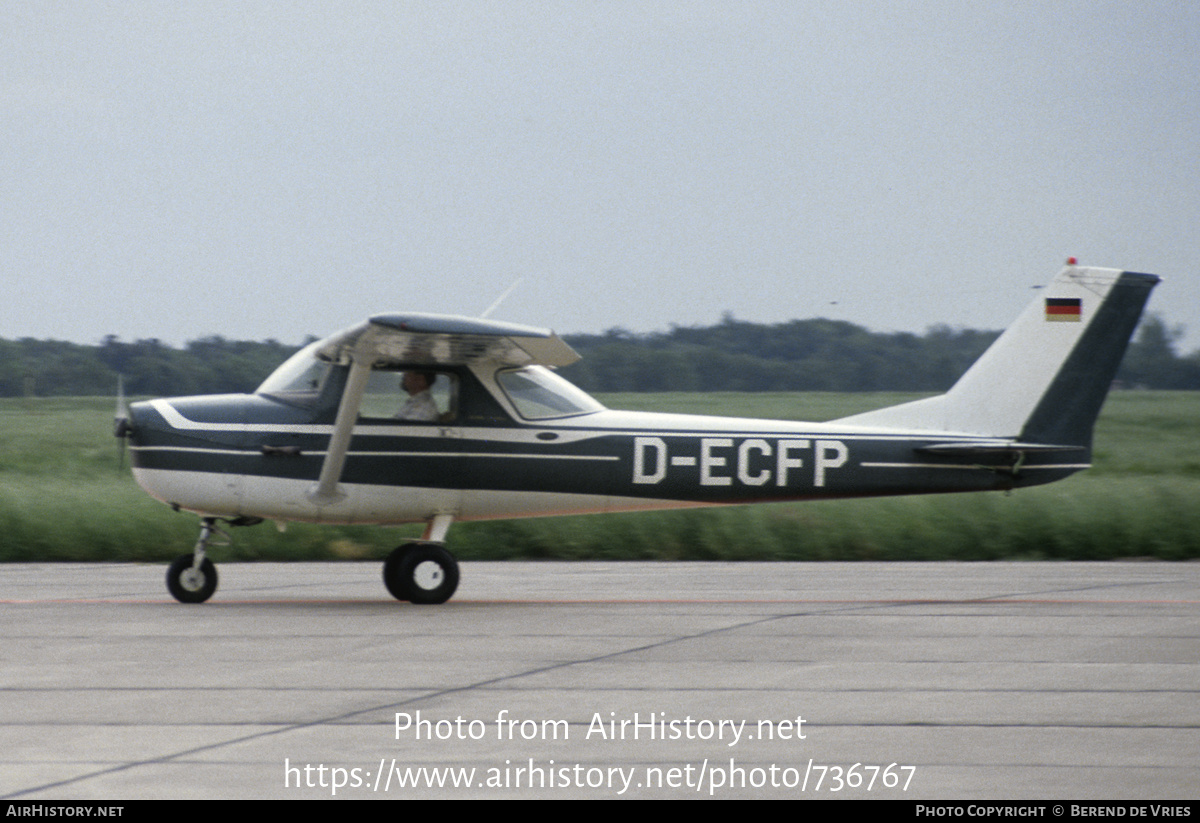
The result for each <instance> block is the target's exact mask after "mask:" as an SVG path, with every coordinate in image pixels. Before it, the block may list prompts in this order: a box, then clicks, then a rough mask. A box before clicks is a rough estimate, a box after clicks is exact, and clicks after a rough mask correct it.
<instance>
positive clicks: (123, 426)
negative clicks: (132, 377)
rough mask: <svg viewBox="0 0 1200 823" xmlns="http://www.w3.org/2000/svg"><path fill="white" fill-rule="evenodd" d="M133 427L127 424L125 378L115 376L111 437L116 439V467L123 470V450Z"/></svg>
mask: <svg viewBox="0 0 1200 823" xmlns="http://www.w3.org/2000/svg"><path fill="white" fill-rule="evenodd" d="M131 434H133V426H132V425H131V424H130V422H129V403H128V402H127V401H126V400H125V376H124V375H121V374H118V375H117V412H116V414H115V415H114V416H113V436H114V437H116V438H117V440H118V441H120V442H118V443H117V466H118V467H119V468H120V469H122V470H123V469H124V468H125V448H126V445H127V444H128V442H129V435H131Z"/></svg>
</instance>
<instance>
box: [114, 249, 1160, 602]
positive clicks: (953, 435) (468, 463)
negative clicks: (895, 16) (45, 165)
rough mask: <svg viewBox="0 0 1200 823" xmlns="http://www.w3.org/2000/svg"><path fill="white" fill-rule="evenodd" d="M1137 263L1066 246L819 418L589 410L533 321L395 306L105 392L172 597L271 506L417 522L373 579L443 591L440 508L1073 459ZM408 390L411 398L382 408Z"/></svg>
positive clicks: (1054, 473) (508, 514)
mask: <svg viewBox="0 0 1200 823" xmlns="http://www.w3.org/2000/svg"><path fill="white" fill-rule="evenodd" d="M1156 283H1158V278H1157V277H1156V276H1154V275H1150V274H1136V273H1132V272H1124V271H1120V270H1116V269H1101V268H1090V267H1083V266H1079V265H1077V264H1076V263H1075V261H1074V259H1071V260H1069V261H1068V264H1067V266H1066V267H1065V268H1064V269H1063V270H1062V271H1061V272H1060V273H1059V274H1058V276H1057V277H1055V278H1054V280H1053V281H1052V282H1051V283H1050V285H1049V286H1048V287H1047V288H1046V289H1045V290H1043V291H1042V292H1041V293H1039V295H1038V297H1037V299H1035V300H1034V301H1033V303H1032V304H1030V306H1029V307H1028V308H1027V309H1026V310H1025V311H1024V313H1022V314H1021V315H1020V316H1019V317H1018V318H1017V320H1016V321H1015V322H1014V323H1013V325H1012V326H1011V327H1010V328H1009V329H1008V330H1007V331H1006V332H1005V333H1004V334H1002V335H1001V336H1000V337H999V338H998V339H997V340H996V341H995V342H994V343H993V344H992V346H991V347H990V348H988V350H987V351H986V352H984V354H983V355H982V356H981V357H980V358H979V360H977V361H976V362H975V364H974V365H972V366H971V368H970V369H969V370H968V371H967V372H966V374H964V375H963V376H962V378H960V379H959V381H958V382H957V383H955V385H954V386H953V387H952V388H951V389H950V390H949V391H948V392H947V393H945V394H943V395H939V396H936V397H930V398H925V399H922V400H917V401H914V402H910V403H904V404H901V405H898V406H891V407H888V408H884V409H879V410H876V411H871V412H866V413H864V414H856V415H852V416H850V417H845V418H842V419H840V420H833V421H831V422H826V423H798V422H793V421H773V420H753V419H743V418H729V417H710V416H701V415H682V414H659V413H653V414H652V413H645V412H624V411H611V410H609V409H606V408H604V407H603V406H602V405H601V404H600V403H598V402H596V401H595V400H594V399H592V398H591V397H590V396H588V395H587V394H585V393H584V392H583V391H581V390H580V389H578V388H576V387H575V386H573V385H571V384H570V383H568V382H567V381H566V380H564V379H563V378H561V377H559V376H558V375H557V374H555V373H554V371H552V369H553V368H554V367H558V366H565V365H568V364H570V363H572V362H574V361H575V360H577V359H578V355H577V354H576V353H575V352H574V351H573V350H572V349H571V348H570V347H569V346H568V345H567V344H566V343H564V342H563V341H562V340H561V339H560V338H559V337H558V336H557V335H555V334H554V333H553V332H551V331H549V330H546V329H539V328H532V327H528V326H522V325H515V324H511V323H501V322H495V321H491V320H486V319H478V318H468V317H456V316H447V315H433V314H413V313H397V314H379V315H376V316H374V317H372V318H370V319H369V320H367V321H365V322H363V323H360V324H359V325H357V326H354V327H353V328H349V329H346V330H344V331H341V332H338V333H337V334H334V335H332V336H330V337H327V338H325V339H323V340H319V341H317V342H314V343H312V344H310V345H308V346H306V347H305V348H303V349H302V350H300V351H299V352H297V353H296V354H295V355H294V356H293V357H292V358H291V359H289V360H288V361H287V362H285V363H284V364H283V365H282V366H280V367H279V368H278V369H277V370H276V371H275V372H274V373H273V374H272V375H271V376H270V377H268V378H267V380H266V381H265V382H264V383H263V384H262V386H260V387H259V388H258V390H257V391H256V392H255V393H254V394H249V395H219V396H208V397H187V398H170V399H161V400H151V401H145V402H139V403H134V404H133V405H132V406H129V407H128V408H123V407H120V408H119V411H118V416H117V421H116V434H117V436H118V437H121V438H125V439H127V441H128V445H129V449H130V452H131V463H132V467H133V473H134V476H135V478H136V479H137V482H138V483H139V484H140V485H141V487H142V488H143V489H145V490H146V491H147V492H149V493H150V494H151V495H153V496H154V497H156V498H157V499H159V500H161V501H162V502H164V503H167V504H168V505H170V506H171V507H172V508H173V509H176V510H186V511H190V512H195V513H197V514H199V515H200V516H201V530H200V537H199V539H198V540H197V542H196V546H195V548H194V550H193V551H192V553H190V554H185V555H183V556H182V557H180V558H178V559H177V560H176V561H175V562H174V563H172V564H171V566H170V569H169V570H168V572H167V588H168V589H169V590H170V592H171V594H172V595H174V596H175V597H176V598H177V599H178V600H180V601H182V602H185V603H199V602H203V601H205V600H207V599H208V598H209V597H211V596H212V594H213V592H214V591H215V590H216V588H217V572H216V569H215V567H214V566H213V564H212V561H211V560H209V559H208V558H207V557H206V556H205V552H206V550H207V548H208V546H209V544H210V542H211V541H212V540H213V539H214V537H215V536H216V535H224V534H225V533H224V532H223V531H222V530H221V528H220V527H219V526H218V523H227V524H229V525H233V526H242V525H252V524H255V523H259V522H262V521H263V520H264V519H271V520H275V521H279V522H281V523H282V522H288V521H297V522H313V523H343V524H349V523H370V524H379V525H394V524H401V523H414V522H424V523H426V524H427V525H426V528H425V531H424V534H423V536H422V537H421V539H420V540H417V541H414V542H409V543H406V544H404V545H402V546H400V547H399V548H397V549H395V550H394V551H393V552H392V553H391V554H390V556H389V557H388V558H387V560H386V561H385V563H384V566H383V579H384V583H385V585H386V587H387V589H388V591H389V592H391V594H392V595H393V596H395V597H396V598H397V599H399V600H405V601H411V602H413V603H443V602H445V601H446V600H448V599H449V598H450V597H451V595H453V594H454V591H455V589H456V588H457V586H458V579H459V570H458V563H457V561H456V560H455V559H454V557H453V556H452V555H451V554H450V553H449V552H448V551H447V550H446V548H445V540H446V533H447V531H448V530H449V528H450V525H451V524H452V523H453V522H454V521H456V520H479V519H486V518H514V517H539V516H544V515H558V514H580V513H587V512H614V511H633V510H647V509H663V508H671V507H683V506H711V505H725V504H741V503H761V502H768V501H780V500H804V499H812V498H824V497H831V498H832V497H859V496H869V495H899V494H927V493H937V492H965V491H988V490H1007V489H1014V488H1021V487H1024V486H1034V485H1038V484H1041V483H1048V482H1050V481H1054V480H1059V479H1061V478H1064V477H1067V476H1068V475H1070V474H1072V473H1074V472H1076V471H1079V470H1080V469H1085V468H1087V467H1088V466H1089V465H1090V460H1091V443H1092V427H1093V424H1094V422H1095V420H1096V416H1097V415H1098V414H1099V411H1100V407H1101V405H1102V403H1103V402H1104V398H1105V395H1106V394H1107V392H1108V389H1109V385H1110V384H1111V382H1112V379H1113V375H1114V374H1115V372H1116V370H1117V367H1118V365H1119V364H1120V361H1121V358H1122V356H1123V354H1124V352H1125V348H1126V345H1127V344H1128V342H1129V338H1130V336H1131V335H1132V333H1133V330H1134V327H1135V326H1136V325H1137V322H1138V319H1139V317H1140V315H1141V312H1142V309H1143V307H1144V305H1145V302H1146V300H1147V299H1148V297H1149V295H1150V290H1151V289H1152V288H1153V287H1154V285H1155V284H1156ZM413 375H417V377H416V378H414V377H413ZM410 393H411V395H412V397H410V396H409V395H410ZM426 393H427V394H426ZM418 394H425V395H426V396H424V397H423V398H421V402H420V403H417V404H416V405H418V406H420V407H421V410H420V413H419V415H416V416H410V415H409V414H408V413H404V412H402V410H403V409H405V408H410V407H411V404H410V401H411V400H413V399H414V398H415V396H416V395H418Z"/></svg>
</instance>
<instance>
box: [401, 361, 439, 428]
mask: <svg viewBox="0 0 1200 823" xmlns="http://www.w3.org/2000/svg"><path fill="white" fill-rule="evenodd" d="M436 380H437V373H436V372H431V371H407V372H405V373H404V377H402V378H401V379H400V388H402V389H404V391H406V392H407V393H408V400H407V401H405V403H404V406H403V407H402V408H401V409H400V411H399V412H398V413H397V414H396V417H398V418H399V419H401V420H415V421H419V422H425V423H433V422H436V421H437V419H438V407H437V404H436V403H435V402H434V401H433V394H432V393H431V392H430V389H431V388H432V387H433V384H434V382H435V381H436Z"/></svg>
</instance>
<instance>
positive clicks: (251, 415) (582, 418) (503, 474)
mask: <svg viewBox="0 0 1200 823" xmlns="http://www.w3.org/2000/svg"><path fill="white" fill-rule="evenodd" d="M133 413H134V416H135V420H136V427H137V430H138V432H139V436H138V443H137V445H136V446H135V447H134V473H135V476H136V477H137V479H138V482H139V483H140V484H141V485H142V486H143V487H144V488H145V489H146V490H147V491H148V492H150V493H151V494H152V495H154V496H155V497H157V498H159V499H160V500H163V501H164V502H167V503H170V504H172V505H175V506H177V507H179V508H182V509H188V510H192V511H198V512H202V513H205V514H212V515H218V516H222V517H238V516H254V517H264V518H271V519H280V520H294V521H311V522H324V523H404V522H413V521H421V520H427V519H429V518H430V517H432V516H433V515H435V514H437V513H439V512H448V513H452V514H453V515H454V517H455V519H457V520H473V519H484V518H506V517H530V516H544V515H551V514H577V513H592V512H614V511H632V510H646V509H661V508H672V507H681V506H705V505H728V504H744V503H761V502H769V501H784V500H803V499H813V498H823V497H831V498H832V497H852V496H871V495H892V494H923V493H935V492H952V491H985V490H996V489H1010V488H1014V487H1018V486H1026V485H1034V484H1038V483H1045V482H1050V481H1052V480H1058V479H1061V478H1062V477H1065V476H1067V475H1069V474H1071V473H1072V472H1075V471H1078V470H1080V469H1083V468H1086V467H1087V465H1088V450H1087V449H1079V450H1076V451H1073V452H1058V453H1054V454H1039V455H1028V456H1024V458H1023V459H1021V458H1019V457H1018V455H1016V453H1015V452H1006V451H1003V450H998V451H996V453H995V454H993V455H989V456H988V458H987V459H986V460H983V459H981V458H980V456H978V455H972V456H971V457H970V458H969V459H966V458H964V457H962V456H961V455H953V454H949V455H947V454H936V453H922V452H921V451H919V449H921V448H923V447H928V446H931V445H934V444H940V445H942V446H945V445H947V444H949V443H954V442H961V443H962V444H963V445H964V446H969V445H972V444H994V443H995V442H996V441H995V438H985V437H975V436H971V435H959V436H952V435H947V434H946V433H926V434H921V433H919V432H900V431H897V432H881V431H877V430H876V431H871V430H865V429H862V428H856V427H853V426H845V425H838V424H822V423H799V422H791V421H775V420H755V419H744V418H728V417H709V416H698V415H681V414H660V413H643V412H619V411H609V410H604V411H596V412H592V413H588V414H583V415H578V416H575V417H571V418H567V419H565V420H556V421H546V422H545V423H544V424H541V425H538V424H533V425H531V424H526V423H521V422H518V421H509V422H508V423H507V424H506V425H496V424H495V423H496V422H498V421H493V423H492V424H491V425H453V424H417V423H406V422H404V421H392V420H381V419H374V420H363V421H361V422H360V423H359V424H358V425H356V426H355V428H354V433H353V437H352V439H351V442H350V447H349V450H348V452H347V455H346V463H345V467H344V469H343V470H342V475H341V483H340V487H339V494H338V495H335V496H331V497H328V498H320V497H317V496H315V495H314V493H313V491H314V485H315V484H316V482H317V479H318V475H319V473H320V470H321V466H322V463H323V461H324V459H325V456H326V449H327V446H328V443H329V440H330V436H331V433H332V430H333V424H332V422H331V421H328V420H326V421H321V420H312V419H307V418H306V415H305V414H304V413H302V412H298V411H297V410H296V409H294V408H291V407H289V406H287V405H286V404H283V403H279V402H277V401H273V400H270V399H268V398H264V397H261V396H257V395H240V396H226V397H217V398H212V397H206V398H182V399H169V400H156V401H151V402H149V403H144V404H137V405H135V407H134V412H133ZM1018 459H1021V462H1020V465H1019V467H1017V466H1016V465H1015V464H1016V463H1017V461H1018Z"/></svg>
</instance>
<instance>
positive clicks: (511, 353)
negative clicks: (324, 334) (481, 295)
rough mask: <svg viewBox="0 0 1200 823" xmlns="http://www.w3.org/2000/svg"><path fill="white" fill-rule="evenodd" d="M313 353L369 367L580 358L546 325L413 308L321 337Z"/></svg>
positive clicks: (550, 362) (554, 362) (551, 362)
mask: <svg viewBox="0 0 1200 823" xmlns="http://www.w3.org/2000/svg"><path fill="white" fill-rule="evenodd" d="M317 354H318V356H319V357H321V358H322V359H324V360H330V361H333V362H346V361H347V360H353V361H354V362H359V361H368V366H371V365H374V366H382V365H388V364H394V365H399V364H419V365H427V366H456V365H465V364H468V363H476V362H480V361H484V360H487V361H492V362H495V363H497V364H498V365H502V366H530V365H541V366H569V365H570V364H571V363H574V362H575V361H576V360H578V359H579V355H578V354H576V352H575V350H574V349H572V348H571V347H570V346H568V345H567V344H566V343H564V342H563V340H562V338H560V337H559V336H558V335H557V334H555V333H554V332H553V331H551V330H549V329H540V328H536V327H534V326H522V325H518V324H516V323H501V322H498V321H494V320H481V319H478V318H474V317H458V316H455V315H450V314H421V313H416V312H409V313H403V314H401V313H394V314H377V315H375V316H374V317H372V318H371V319H369V320H367V321H366V322H364V323H359V324H358V325H357V326H353V327H351V328H349V329H346V330H344V331H341V332H338V333H337V334H334V335H331V336H330V337H328V338H326V339H325V340H323V341H321V344H320V345H319V346H318V347H317Z"/></svg>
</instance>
